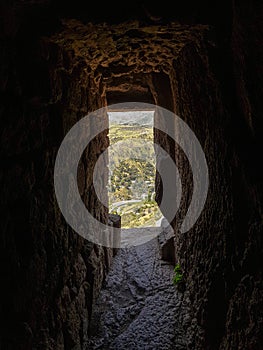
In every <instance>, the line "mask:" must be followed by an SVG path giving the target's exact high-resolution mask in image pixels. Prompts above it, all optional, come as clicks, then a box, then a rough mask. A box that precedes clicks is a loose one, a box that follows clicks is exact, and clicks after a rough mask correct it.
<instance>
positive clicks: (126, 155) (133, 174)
mask: <svg viewBox="0 0 263 350" xmlns="http://www.w3.org/2000/svg"><path fill="white" fill-rule="evenodd" d="M108 117H109V141H110V147H109V149H108V157H109V176H108V186H107V188H108V198H109V211H110V214H118V215H120V216H121V222H122V228H124V229H125V228H135V227H136V228H139V227H159V226H160V223H161V220H162V213H161V211H160V209H159V207H158V204H157V203H156V201H155V175H156V155H155V151H154V132H153V130H154V110H110V111H109V112H108Z"/></svg>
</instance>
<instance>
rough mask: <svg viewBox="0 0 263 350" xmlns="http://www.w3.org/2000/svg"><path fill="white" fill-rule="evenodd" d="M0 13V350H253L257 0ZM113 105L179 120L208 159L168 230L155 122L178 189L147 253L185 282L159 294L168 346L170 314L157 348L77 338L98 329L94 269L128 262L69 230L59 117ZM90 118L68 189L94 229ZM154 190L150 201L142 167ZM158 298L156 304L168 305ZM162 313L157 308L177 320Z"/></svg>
mask: <svg viewBox="0 0 263 350" xmlns="http://www.w3.org/2000/svg"><path fill="white" fill-rule="evenodd" d="M1 13H2V15H1V19H2V35H1V45H2V49H1V63H2V64H1V66H2V71H1V78H0V81H1V102H2V103H1V106H2V107H1V164H2V170H3V171H2V173H1V183H2V214H3V218H2V233H1V266H2V271H3V273H2V292H3V294H2V297H1V321H2V326H1V338H0V348H1V349H3V350H9V349H10V350H11V349H18V350H19V349H21V350H29V349H40V350H42V349H43V350H47V349H61V350H62V349H66V350H69V349H74V350H77V349H92V348H94V349H120V350H121V349H123V348H124V347H126V348H127V349H162V348H163V349H194V350H199V349H200V350H201V349H211V350H215V349H221V350H222V349H231V350H232V349H251V350H252V349H253V350H256V349H261V347H262V344H263V339H262V323H263V321H262V320H263V315H262V268H261V263H260V261H262V196H261V195H262V170H261V164H260V160H261V150H262V116H261V110H262V86H263V84H262V65H261V62H262V17H261V15H262V7H261V4H260V2H259V1H256V0H254V1H250V2H248V1H242V2H240V3H238V2H236V1H222V2H220V3H219V2H216V3H215V4H214V5H212V4H210V5H209V4H207V3H206V2H205V1H201V2H200V4H199V5H198V6H197V4H196V3H195V2H193V1H192V0H187V1H185V3H184V4H179V3H177V2H175V4H173V6H172V5H171V4H170V3H169V2H168V1H163V2H162V4H158V5H154V4H151V3H147V2H146V1H141V2H139V1H135V2H134V3H133V4H129V3H127V4H122V5H120V4H117V2H114V1H113V2H108V3H107V4H103V3H100V4H93V6H92V7H90V8H87V5H86V4H84V2H81V1H75V2H74V3H71V4H68V5H66V4H62V2H60V1H57V0H53V1H46V0H43V1H38V0H35V1H18V0H17V1H13V2H5V3H3V4H2V5H1ZM122 102H143V103H149V104H153V105H157V106H160V107H163V108H165V109H167V110H169V111H171V112H173V113H175V114H176V115H178V116H180V118H182V119H183V120H184V121H185V122H186V123H187V124H188V125H189V127H190V128H191V129H192V130H193V131H194V133H195V135H196V137H197V138H198V140H199V142H200V144H201V146H202V148H203V151H204V153H205V156H206V161H207V165H208V169H209V180H210V182H209V191H208V196H207V200H206V203H205V207H204V209H203V211H202V213H201V215H200V217H199V219H198V221H197V222H196V224H195V225H194V226H193V227H192V228H191V229H190V230H189V231H187V232H185V233H181V231H180V225H181V223H182V221H183V218H184V217H185V215H186V212H187V209H188V207H189V203H190V201H191V196H192V191H193V179H192V175H191V169H190V165H189V163H188V161H187V159H186V156H185V154H184V153H183V152H181V151H180V149H179V147H178V145H177V144H176V143H175V142H174V140H173V139H171V138H170V137H169V136H168V135H166V134H165V133H162V132H161V131H160V130H158V129H157V128H156V129H155V132H154V139H155V142H156V143H157V144H159V145H160V146H161V147H162V148H163V149H165V150H166V152H167V153H168V154H169V155H170V156H171V158H172V159H173V160H174V161H175V162H176V164H177V166H178V169H179V173H180V178H181V182H182V187H183V189H184V190H183V196H182V199H181V202H180V208H179V210H178V212H177V214H176V217H175V218H174V219H173V221H172V223H171V226H172V236H170V237H169V239H167V240H166V239H164V242H162V244H163V249H161V251H162V253H161V256H160V260H163V262H165V261H166V263H167V264H170V265H171V266H174V264H175V263H176V262H180V266H181V268H182V270H183V274H184V284H185V287H184V289H183V290H181V291H177V292H176V294H175V297H178V298H179V300H180V301H181V303H183V304H184V305H187V322H186V321H182V327H183V334H181V335H180V337H183V341H182V340H181V338H180V342H179V341H178V339H179V338H178V337H179V336H178V337H177V335H176V334H177V333H176V329H174V328H175V327H180V325H179V324H177V323H176V326H175V325H174V324H173V323H171V325H170V333H171V337H170V338H169V344H168V342H167V346H166V347H165V344H166V340H165V334H164V335H163V336H162V337H161V338H160V339H162V340H161V341H162V344H161V345H160V344H157V343H156V345H154V344H155V343H154V341H153V342H150V343H149V344H150V345H148V347H147V346H145V345H144V344H140V341H139V340H138V342H137V343H136V341H135V342H134V339H133V340H132V341H130V340H129V339H128V338H127V339H126V340H125V341H123V342H119V343H118V342H117V343H116V345H115V347H113V345H112V347H110V345H109V344H110V343H109V342H108V343H107V344H108V345H105V344H106V343H105V344H104V347H103V344H100V345H98V344H97V345H96V346H97V347H96V346H95V345H94V346H93V345H92V343H91V342H89V337H91V333H92V334H93V336H94V333H95V334H96V329H97V328H99V326H100V325H99V324H98V321H97V320H96V316H97V312H98V307H97V309H96V306H95V305H96V302H97V301H98V300H103V295H104V299H105V300H104V302H105V303H106V302H107V300H106V299H107V297H106V296H107V293H106V294H103V288H104V287H105V280H107V278H109V279H110V278H113V277H112V276H113V273H112V270H111V269H112V266H113V265H114V263H115V264H118V261H121V260H120V259H121V257H120V256H123V258H124V259H126V260H127V261H128V260H129V259H131V258H130V257H128V256H126V255H125V254H126V253H124V252H120V251H118V249H112V248H108V247H104V246H101V245H97V244H94V243H92V242H90V241H88V240H85V239H83V238H82V237H81V236H79V235H78V234H76V233H75V232H74V230H73V229H72V228H71V227H70V226H69V225H68V224H67V222H66V220H65V219H64V218H63V216H62V214H61V212H60V210H59V207H58V204H57V201H56V196H55V192H54V184H53V181H54V180H53V172H54V164H55V159H56V154H57V151H58V149H59V146H60V144H61V142H62V140H63V138H64V136H65V135H66V134H67V132H68V131H69V130H70V128H71V127H72V126H73V125H74V124H75V123H76V122H78V121H79V120H80V119H81V118H83V117H84V116H86V115H88V113H90V112H93V111H95V110H97V109H99V108H102V107H107V106H111V105H112V104H116V103H122ZM102 123H105V125H106V128H105V131H104V132H102V133H100V134H99V135H97V136H96V137H95V138H94V139H93V140H92V142H91V143H90V144H89V146H88V147H87V148H86V149H85V152H84V153H83V155H82V157H81V160H80V162H79V165H78V189H79V193H80V196H81V198H82V201H83V203H85V205H86V207H87V208H88V209H89V211H90V212H91V213H92V215H93V216H94V217H95V218H97V219H98V220H100V221H101V222H103V223H105V224H108V223H109V222H110V220H111V217H110V216H109V212H108V209H107V208H106V207H105V206H104V205H103V204H102V203H101V202H100V201H99V199H98V198H97V196H96V193H95V190H94V186H93V170H94V166H95V164H96V162H97V160H98V158H99V156H100V155H101V154H102V152H103V151H105V150H106V149H107V147H108V146H109V139H108V131H107V123H108V120H107V117H106V116H105V119H103V120H102ZM157 124H158V116H156V117H155V125H157ZM104 180H105V179H104ZM155 186H156V198H157V202H158V203H160V201H161V196H162V181H161V179H160V176H158V174H157V176H156V183H155ZM67 200H68V203H69V206H70V205H71V204H70V203H71V201H70V196H69V197H68V199H67ZM72 210H74V208H72ZM111 225H115V224H114V223H112V222H111ZM150 247H152V249H155V246H154V244H153V245H152V246H150ZM147 249H148V251H147V254H145V259H146V260H147V259H149V261H148V263H149V264H150V261H151V257H150V255H149V254H148V253H149V250H151V248H147ZM136 254H139V253H138V252H137V253H136ZM116 261H117V263H116ZM133 263H134V264H136V262H135V261H134V262H133V261H132V263H131V264H133ZM144 263H145V264H147V262H142V261H141V264H144ZM121 264H122V263H120V266H121ZM160 271H161V270H160ZM158 276H159V275H158ZM158 278H160V279H162V278H164V279H165V278H166V276H165V274H164V276H163V277H162V274H161V273H160V276H159V277H158ZM103 286H104V287H103ZM145 288H146V289H145V290H146V291H147V287H145ZM172 288H173V287H172ZM167 289H169V290H170V289H171V286H169V285H167ZM101 293H102V294H101ZM171 293H173V292H171ZM100 295H102V297H100ZM105 295H106V296H105ZM171 295H173V294H169V297H170V296H171ZM158 300H159V299H158ZM161 300H162V303H163V307H164V309H165V308H166V307H168V306H169V305H170V306H171V305H172V304H168V301H167V305H168V306H167V305H165V301H164V300H163V299H161ZM169 300H170V299H169ZM138 305H140V307H141V304H140V303H139V304H138ZM170 306H169V307H170ZM136 312H137V311H136ZM138 312H139V311H138ZM177 312H178V313H177V314H176V313H175V314H174V315H172V317H174V319H177V320H180V319H181V316H180V310H179V311H178V310H177ZM149 317H150V316H149ZM156 317H159V316H158V315H157V316H156ZM94 319H95V321H94ZM150 321H151V320H150ZM96 322H97V323H96ZM112 322H114V320H113V321H112ZM164 322H167V320H166V321H164ZM169 322H170V321H169V319H168V326H169ZM184 322H186V323H184ZM96 327H97V328H96ZM113 327H114V325H113ZM160 332H161V331H160ZM146 333H147V332H146ZM170 333H169V334H170ZM138 339H139V338H138Z"/></svg>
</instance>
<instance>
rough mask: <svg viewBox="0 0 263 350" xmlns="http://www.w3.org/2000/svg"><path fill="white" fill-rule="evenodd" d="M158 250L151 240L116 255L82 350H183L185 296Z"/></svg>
mask: <svg viewBox="0 0 263 350" xmlns="http://www.w3.org/2000/svg"><path fill="white" fill-rule="evenodd" d="M142 230H143V229H142ZM142 234H143V231H142ZM159 250H160V249H159V244H158V238H154V239H152V240H151V241H149V242H147V243H145V244H143V245H138V246H136V247H130V248H122V249H120V250H119V251H118V253H117V255H116V257H115V259H114V263H113V266H112V269H111V271H110V273H109V274H108V276H107V279H106V281H105V283H104V286H103V288H102V290H101V293H100V296H99V298H98V300H97V303H96V305H95V306H94V309H93V316H92V320H91V329H90V339H89V341H88V342H87V344H86V347H85V349H89V350H90V349H105V350H106V349H107V350H108V349H115V350H117V349H118V350H123V349H132V350H136V349H145V350H147V349H149V350H150V349H156V350H157V349H162V350H169V349H171V350H172V349H173V350H174V349H178V350H183V349H186V348H187V347H186V344H185V339H184V333H185V325H186V322H185V321H186V319H187V317H188V316H187V311H186V307H185V306H184V303H183V296H182V294H181V293H179V292H177V290H176V288H175V286H174V285H173V284H172V277H173V266H172V265H169V264H168V263H166V262H164V261H162V260H161V258H160V254H159Z"/></svg>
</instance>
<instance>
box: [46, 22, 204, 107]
mask: <svg viewBox="0 0 263 350" xmlns="http://www.w3.org/2000/svg"><path fill="white" fill-rule="evenodd" d="M207 30H208V26H205V25H192V26H190V25H180V24H178V23H169V25H151V26H149V25H148V26H143V25H141V24H140V23H139V22H138V21H129V22H126V23H122V24H116V25H108V24H105V23H104V24H92V23H88V24H83V23H81V22H79V21H77V20H64V21H63V30H62V31H60V32H59V33H57V34H55V35H54V36H52V37H51V38H48V39H46V41H47V42H48V45H50V44H51V45H52V46H53V45H55V47H56V48H57V49H58V50H55V51H56V52H57V54H58V56H59V57H56V59H55V60H54V58H53V57H52V60H54V61H55V62H58V65H59V67H58V68H57V69H58V70H59V69H62V70H64V73H65V74H69V75H70V74H72V71H73V70H74V69H75V68H76V67H78V69H83V71H86V72H88V73H89V74H90V75H92V76H93V77H94V81H95V82H96V84H97V87H98V88H99V89H100V91H101V94H102V95H104V96H105V95H106V96H107V100H108V103H109V104H111V103H117V102H121V101H122V100H125V101H129V100H137V101H144V102H153V101H152V96H151V93H150V91H149V86H150V85H151V74H152V73H164V74H166V75H168V76H170V78H171V76H172V71H173V64H174V61H175V60H176V59H178V58H179V57H180V54H181V52H182V51H183V50H184V49H185V48H186V47H187V46H188V45H189V44H191V46H193V44H194V46H195V47H196V49H197V50H198V48H200V47H201V46H202V38H203V37H204V33H205V32H206V31H207ZM58 52H59V53H58Z"/></svg>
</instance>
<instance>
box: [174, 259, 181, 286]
mask: <svg viewBox="0 0 263 350" xmlns="http://www.w3.org/2000/svg"><path fill="white" fill-rule="evenodd" d="M173 284H174V285H175V286H177V287H179V286H181V285H182V284H183V273H182V269H181V266H180V264H176V265H175V267H174V277H173Z"/></svg>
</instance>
